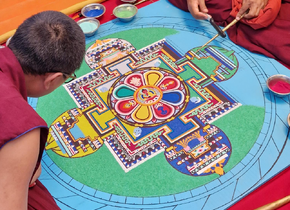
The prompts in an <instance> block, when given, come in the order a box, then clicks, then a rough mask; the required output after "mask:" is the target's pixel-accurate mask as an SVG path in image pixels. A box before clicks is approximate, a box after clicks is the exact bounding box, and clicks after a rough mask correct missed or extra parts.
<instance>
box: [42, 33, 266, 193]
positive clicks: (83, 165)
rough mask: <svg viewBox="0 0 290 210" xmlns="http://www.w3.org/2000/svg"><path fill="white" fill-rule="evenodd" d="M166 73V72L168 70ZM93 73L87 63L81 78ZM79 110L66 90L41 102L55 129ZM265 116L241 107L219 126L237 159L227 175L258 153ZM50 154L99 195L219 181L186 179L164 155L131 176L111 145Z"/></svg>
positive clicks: (139, 36) (131, 37) (138, 36)
mask: <svg viewBox="0 0 290 210" xmlns="http://www.w3.org/2000/svg"><path fill="white" fill-rule="evenodd" d="M176 33H178V31H176V30H174V29H166V28H146V29H132V30H128V31H123V32H118V33H115V34H112V35H109V36H106V37H102V39H106V38H116V37H118V38H121V39H125V40H127V41H129V42H130V43H131V44H132V45H133V46H134V47H135V48H136V49H137V50H138V49H141V48H143V47H145V46H147V45H149V44H151V43H153V42H155V41H158V40H160V39H163V38H164V37H166V36H169V35H174V34H176ZM148 34H150V36H148ZM91 44H92V43H90V44H88V45H87V47H89V46H90V45H91ZM160 67H162V68H166V66H165V65H164V64H161V66H160ZM90 71H91V69H90V68H89V67H88V66H87V64H86V63H85V62H83V64H82V66H81V69H80V70H78V71H77V75H78V76H81V75H83V74H86V73H88V72H90ZM56 101H57V102H56ZM48 107H49V108H48ZM75 107H76V105H75V103H74V101H73V100H72V99H71V97H70V96H69V95H68V93H67V92H66V90H65V89H64V88H63V87H60V88H58V89H57V90H55V92H54V93H52V94H50V95H47V96H45V97H42V98H40V99H39V100H38V104H37V112H38V113H39V114H40V115H41V116H42V117H43V118H44V119H45V120H46V122H47V123H48V124H49V125H50V124H51V123H52V122H53V121H54V120H55V119H56V118H57V116H59V115H60V114H62V113H63V112H65V111H67V110H69V109H71V108H75ZM264 115H265V110H264V108H260V107H254V106H241V107H239V108H237V109H235V110H233V111H232V112H230V113H229V114H227V115H225V116H223V117H222V118H220V119H218V120H216V121H215V122H214V123H213V124H214V125H216V126H217V127H219V128H220V129H221V130H222V131H223V132H225V133H226V135H227V136H228V138H229V140H230V142H231V145H232V154H231V157H230V159H229V162H228V163H227V165H226V166H225V167H224V171H225V172H228V171H229V170H230V169H232V168H233V167H234V166H235V165H236V164H237V163H239V162H240V161H241V160H242V159H243V158H244V157H245V156H246V154H247V153H248V152H249V150H250V149H251V148H252V146H253V144H254V143H255V141H256V139H257V137H258V135H259V133H260V130H261V128H262V125H263V121H264ZM253 116H255V117H253ZM233 125H237V126H233ZM47 153H48V155H49V156H50V158H51V159H52V160H53V161H54V162H55V163H56V164H57V165H58V166H59V167H60V168H61V169H62V170H63V171H65V173H67V174H68V175H69V176H71V177H73V178H74V179H75V180H77V181H79V182H81V183H83V184H85V185H87V186H89V187H92V188H94V189H97V190H100V191H103V192H107V193H112V194H116V195H122V196H137V197H149V196H163V195H169V194H176V193H180V192H184V191H188V190H191V189H194V188H197V187H199V186H202V185H204V184H206V183H209V182H210V181H212V180H214V179H216V178H218V177H219V175H217V174H212V175H209V176H200V177H192V176H188V175H185V174H182V173H180V172H178V171H177V170H175V169H174V168H173V167H171V166H170V164H169V163H168V162H167V161H166V159H165V156H164V154H163V153H160V154H159V155H157V156H155V157H153V158H151V159H149V160H148V161H146V162H144V163H143V164H141V165H139V166H138V167H136V168H134V169H132V170H131V171H129V172H127V173H125V172H124V171H123V169H122V168H121V167H120V165H119V164H118V163H117V161H116V160H115V158H114V157H113V155H112V154H111V153H110V151H109V150H108V149H107V147H106V146H105V145H103V146H102V147H101V148H100V149H99V150H98V151H97V152H95V153H93V154H91V155H88V156H86V157H82V158H63V157H61V156H59V155H57V154H55V153H54V152H52V151H51V150H49V151H47Z"/></svg>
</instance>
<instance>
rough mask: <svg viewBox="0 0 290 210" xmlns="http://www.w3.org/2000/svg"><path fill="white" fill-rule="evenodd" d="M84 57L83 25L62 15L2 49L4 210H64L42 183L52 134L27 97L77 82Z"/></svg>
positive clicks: (33, 21)
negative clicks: (44, 156) (43, 158)
mask: <svg viewBox="0 0 290 210" xmlns="http://www.w3.org/2000/svg"><path fill="white" fill-rule="evenodd" d="M84 53H85V36H84V34H83V32H82V30H81V29H80V27H79V26H78V24H77V23H75V21H73V20H72V19H71V18H69V17H68V16H66V15H64V14H62V13H60V12H56V11H45V12H42V13H39V14H36V15H34V16H32V17H30V18H28V19H27V20H25V21H24V22H23V23H22V24H21V25H20V26H19V28H18V29H17V30H16V33H15V34H14V36H13V37H12V39H11V40H10V43H9V45H8V47H4V48H3V47H2V48H1V49H0V209H4V210H6V209H9V210H14V209H15V210H26V209H37V210H43V209H48V210H55V209H59V207H58V206H57V205H56V202H55V201H54V199H53V198H52V196H51V195H50V193H49V192H48V191H47V189H46V188H45V187H44V186H43V185H42V184H41V183H40V182H39V181H38V180H37V179H38V177H39V175H40V172H41V166H40V161H41V156H42V153H43V150H44V147H45V143H46V138H47V134H48V128H47V125H46V123H45V121H44V120H43V119H42V118H41V117H40V116H39V115H38V114H37V113H36V112H35V111H34V109H33V108H32V107H31V106H30V105H29V104H28V103H27V97H40V96H43V95H46V94H49V93H50V92H52V91H53V90H55V89H56V88H57V87H59V86H60V85H61V84H63V83H64V82H65V81H66V80H67V79H69V78H71V77H73V76H72V75H73V74H74V72H75V70H76V69H78V68H79V67H80V65H81V62H82V60H83V56H84ZM56 103H57V101H56ZM48 108H49V107H48Z"/></svg>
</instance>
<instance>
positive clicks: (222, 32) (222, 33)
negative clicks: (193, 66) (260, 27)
mask: <svg viewBox="0 0 290 210" xmlns="http://www.w3.org/2000/svg"><path fill="white" fill-rule="evenodd" d="M248 12H249V9H248V10H247V11H246V12H245V13H244V14H242V16H241V18H240V19H242V18H243V17H244V16H245V15H246V14H247V13H248ZM211 19H212V18H211ZM212 21H213V20H212ZM238 21H239V20H237V19H234V20H233V21H232V22H230V23H229V24H228V25H227V26H226V27H224V28H223V30H220V27H218V26H217V25H216V24H215V23H214V21H213V23H214V25H215V26H214V25H213V24H212V23H211V24H212V25H213V26H214V28H215V29H216V30H217V31H218V34H216V35H215V36H214V37H213V38H211V39H210V40H209V41H208V42H207V43H205V44H204V45H202V46H201V47H200V48H198V49H197V51H195V53H197V52H198V51H200V50H201V49H202V48H203V47H205V46H206V45H208V44H209V43H210V42H212V41H213V40H214V39H215V38H217V37H218V36H219V35H221V36H222V37H225V33H224V32H225V31H226V30H228V29H229V28H230V27H232V26H233V25H235V24H236V23H237V22H238ZM216 27H218V28H219V29H217V28H216Z"/></svg>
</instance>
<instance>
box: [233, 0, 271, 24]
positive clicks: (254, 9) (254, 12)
mask: <svg viewBox="0 0 290 210" xmlns="http://www.w3.org/2000/svg"><path fill="white" fill-rule="evenodd" d="M267 3H268V0H243V5H242V7H241V9H240V11H239V12H238V14H237V16H236V19H238V20H239V19H240V17H241V15H242V14H244V13H245V12H246V11H247V9H250V11H249V13H248V14H246V15H245V16H244V18H246V19H251V18H254V17H257V16H258V15H259V13H260V10H261V9H264V7H265V6H266V5H267Z"/></svg>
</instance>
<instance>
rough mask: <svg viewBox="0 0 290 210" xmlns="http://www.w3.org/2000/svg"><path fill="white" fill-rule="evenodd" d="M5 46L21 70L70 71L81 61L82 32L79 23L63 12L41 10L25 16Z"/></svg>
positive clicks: (40, 72) (77, 66) (82, 50)
mask: <svg viewBox="0 0 290 210" xmlns="http://www.w3.org/2000/svg"><path fill="white" fill-rule="evenodd" d="M8 47H9V48H10V49H11V50H12V51H13V53H14V54H15V56H16V58H17V59H18V61H19V63H20V65H21V67H22V69H23V71H24V73H25V74H32V75H43V74H45V73H49V72H62V73H66V74H72V73H73V72H74V71H75V70H76V69H79V68H80V65H81V63H82V60H83V57H84V53H85V36H84V33H83V32H82V30H81V28H80V27H79V25H78V24H77V23H76V22H75V21H74V20H73V19H71V18H70V17H68V16H67V15H65V14H63V13H61V12H56V11H45V12H41V13H38V14H36V15H33V16H32V17H30V18H28V19H26V20H25V21H24V22H23V23H22V24H21V25H20V26H19V27H18V29H17V30H16V32H15V34H14V35H13V36H12V38H11V40H10V42H9V45H8Z"/></svg>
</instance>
